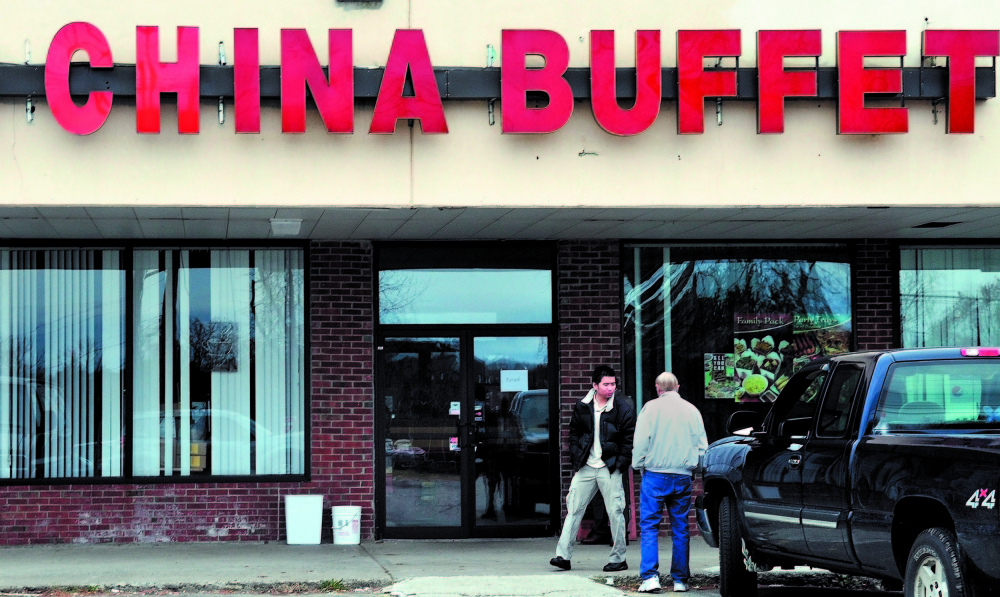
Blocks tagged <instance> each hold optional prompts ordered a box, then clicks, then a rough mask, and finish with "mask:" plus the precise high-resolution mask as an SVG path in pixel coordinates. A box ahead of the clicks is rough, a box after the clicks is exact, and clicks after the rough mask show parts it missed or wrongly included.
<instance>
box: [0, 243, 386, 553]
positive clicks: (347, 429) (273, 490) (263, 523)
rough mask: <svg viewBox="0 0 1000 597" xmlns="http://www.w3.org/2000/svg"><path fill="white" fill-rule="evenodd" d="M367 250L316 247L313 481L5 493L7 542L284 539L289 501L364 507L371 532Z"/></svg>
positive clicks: (361, 246) (2, 532)
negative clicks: (298, 496) (303, 496)
mask: <svg viewBox="0 0 1000 597" xmlns="http://www.w3.org/2000/svg"><path fill="white" fill-rule="evenodd" d="M371 264H372V259H371V248H370V246H369V245H368V244H367V243H315V244H313V246H312V272H311V288H310V296H311V297H312V302H311V321H312V339H311V348H312V384H313V391H312V398H311V403H310V407H311V409H312V435H311V437H312V463H311V466H312V481H311V482H309V483H165V484H157V485H126V484H115V485H84V484H79V485H46V486H24V485H22V486H0V545H18V544H29V543H98V542H118V543H127V542H157V541H263V540H271V541H283V540H285V528H284V514H283V502H282V500H283V497H282V496H284V495H285V494H289V493H318V494H322V495H324V496H325V500H324V502H325V503H324V509H323V511H324V515H323V537H324V541H330V540H331V535H332V527H331V523H330V510H329V506H331V505H359V506H361V507H362V518H363V523H362V532H361V533H362V537H371V536H372V534H373V526H374V524H373V512H374V510H373V504H374V495H375V491H374V484H373V475H374V471H373V468H372V460H373V459H372V454H373V448H372V442H373V428H374V421H373V415H372V413H373V407H372V399H373V395H374V391H373V381H372V367H373V366H372V338H371V334H372V307H371V306H372V273H371Z"/></svg>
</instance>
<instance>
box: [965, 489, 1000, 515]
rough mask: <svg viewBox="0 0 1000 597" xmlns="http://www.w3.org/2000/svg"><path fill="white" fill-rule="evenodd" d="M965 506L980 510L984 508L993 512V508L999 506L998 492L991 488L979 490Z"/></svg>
mask: <svg viewBox="0 0 1000 597" xmlns="http://www.w3.org/2000/svg"><path fill="white" fill-rule="evenodd" d="M965 505H966V506H968V507H970V508H978V507H980V506H982V507H984V508H989V509H990V510H992V509H993V506H996V505H997V490H996V489H989V488H987V489H977V490H976V491H974V492H973V493H972V497H970V498H969V500H968V501H967V502H965Z"/></svg>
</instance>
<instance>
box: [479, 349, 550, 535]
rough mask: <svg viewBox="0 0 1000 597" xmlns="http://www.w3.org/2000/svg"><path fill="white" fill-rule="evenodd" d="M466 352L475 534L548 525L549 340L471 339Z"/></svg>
mask: <svg viewBox="0 0 1000 597" xmlns="http://www.w3.org/2000/svg"><path fill="white" fill-rule="evenodd" d="M473 352H474V360H475V363H474V365H473V367H474V379H473V384H472V385H473V392H474V394H475V404H474V407H473V408H474V410H473V413H474V415H475V421H474V423H475V424H474V430H475V435H474V440H475V449H476V469H475V474H476V478H475V491H474V494H473V495H474V499H475V514H476V516H475V526H476V529H477V531H478V533H477V534H487V535H488V534H495V533H500V534H503V530H504V527H507V529H506V530H508V531H510V530H513V529H514V528H516V527H525V526H527V527H532V526H533V527H536V528H537V529H538V530H539V531H540V530H541V528H542V527H545V526H547V525H549V524H550V522H551V520H550V519H551V513H552V512H553V511H554V510H553V508H552V503H551V500H552V488H553V485H554V481H553V479H554V476H553V475H554V474H556V473H555V471H554V470H553V468H552V465H553V456H552V454H551V451H550V447H551V446H552V445H553V444H552V442H551V438H550V433H549V416H550V413H549V410H550V408H549V407H550V401H549V366H548V363H549V346H548V338H547V337H545V336H501V337H496V336H476V337H475V338H474V339H473ZM556 510H558V509H556ZM521 530H522V531H528V530H529V529H521Z"/></svg>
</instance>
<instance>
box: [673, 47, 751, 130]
mask: <svg viewBox="0 0 1000 597" xmlns="http://www.w3.org/2000/svg"><path fill="white" fill-rule="evenodd" d="M739 55H740V31H739V30H738V29H727V30H719V31H678V32H677V132H678V133H680V134H682V135H692V134H693V135H700V134H702V133H704V132H705V98H706V97H721V96H727V95H736V71H735V70H730V71H713V72H705V67H704V66H703V64H702V62H703V60H704V59H705V58H707V57H716V58H720V57H727V56H739Z"/></svg>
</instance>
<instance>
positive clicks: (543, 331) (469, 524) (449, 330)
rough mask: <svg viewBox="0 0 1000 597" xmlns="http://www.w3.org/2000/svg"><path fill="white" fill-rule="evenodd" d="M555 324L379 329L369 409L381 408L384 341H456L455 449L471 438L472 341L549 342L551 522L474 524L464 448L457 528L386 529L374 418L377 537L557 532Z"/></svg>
mask: <svg viewBox="0 0 1000 597" xmlns="http://www.w3.org/2000/svg"><path fill="white" fill-rule="evenodd" d="M556 329H557V328H556V326H555V324H440V325H437V324H428V325H381V326H379V328H378V332H377V335H376V336H375V340H376V342H375V359H374V363H373V364H374V371H375V379H374V382H375V383H374V388H375V395H374V401H373V405H372V406H373V408H374V409H375V410H376V412H377V411H378V409H379V401H380V400H381V397H382V395H383V391H384V382H383V379H382V371H381V370H380V369H381V367H380V363H381V356H379V355H380V351H381V350H382V347H383V345H384V342H385V339H386V338H442V337H451V338H458V339H459V368H460V371H459V379H460V380H461V381H460V384H461V387H462V392H463V403H462V409H461V415H460V416H459V428H460V429H461V430H462V431H461V433H462V436H460V437H459V445H460V446H462V447H463V448H468V447H469V446H470V444H471V441H472V434H473V431H472V430H473V425H474V421H473V410H474V406H475V391H474V390H475V379H474V375H473V373H474V365H475V358H474V357H475V353H474V339H475V338H477V337H517V336H542V337H545V338H547V339H548V384H549V392H550V394H549V421H550V424H549V446H550V458H549V475H550V478H551V479H552V483H551V486H550V488H549V504H550V508H549V520H548V522H547V523H546V524H543V525H538V524H535V525H514V524H511V525H495V526H494V525H490V526H477V525H476V524H475V516H476V509H475V501H474V498H475V493H474V491H475V484H476V482H477V477H476V472H475V461H474V458H473V457H472V456H470V454H472V451H471V450H468V449H466V450H463V454H462V458H461V461H460V462H461V466H460V471H459V479H460V486H461V504H462V507H461V509H462V511H461V517H460V519H461V523H460V525H459V526H457V527H435V526H412V527H389V526H387V524H386V485H385V473H384V468H383V467H384V464H382V466H379V465H380V463H384V462H385V456H386V453H385V437H386V433H387V429H386V422H385V421H383V420H382V417H378V416H376V417H375V429H374V431H375V438H374V439H375V441H374V446H375V450H374V457H375V466H374V467H373V477H374V483H375V534H376V537H377V538H379V539H383V538H385V539H467V538H505V537H550V536H552V535H553V534H554V533H555V532H556V530H557V529H558V528H559V521H560V504H561V502H560V482H559V461H560V435H559V363H558V354H559V351H558V347H557V346H556V343H557V335H556Z"/></svg>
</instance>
